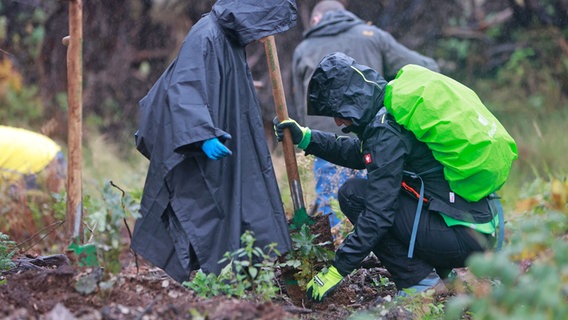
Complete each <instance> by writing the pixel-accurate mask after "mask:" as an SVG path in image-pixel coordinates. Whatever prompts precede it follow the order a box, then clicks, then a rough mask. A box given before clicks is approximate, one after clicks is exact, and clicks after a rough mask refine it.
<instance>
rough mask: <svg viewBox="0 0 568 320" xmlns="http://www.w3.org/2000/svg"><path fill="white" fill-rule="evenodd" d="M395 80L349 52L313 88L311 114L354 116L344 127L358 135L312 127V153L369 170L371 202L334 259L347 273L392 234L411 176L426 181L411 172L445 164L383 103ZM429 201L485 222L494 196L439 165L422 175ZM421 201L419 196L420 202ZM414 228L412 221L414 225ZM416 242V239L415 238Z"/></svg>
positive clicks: (324, 67) (330, 63)
mask: <svg viewBox="0 0 568 320" xmlns="http://www.w3.org/2000/svg"><path fill="white" fill-rule="evenodd" d="M386 84H387V82H386V81H385V79H383V78H382V77H381V76H380V75H379V74H378V73H377V72H376V71H375V70H373V69H371V68H369V67H367V66H363V65H360V64H357V63H356V62H355V61H354V60H353V58H351V57H348V56H346V55H344V54H342V53H334V54H330V55H328V56H326V57H325V58H324V60H323V61H322V62H321V63H320V65H319V66H318V67H317V68H316V70H315V72H314V75H313V77H312V80H311V81H310V84H309V88H308V113H309V114H317V115H322V116H327V117H339V118H345V119H350V120H351V121H353V125H351V126H349V127H346V128H344V129H343V130H344V131H350V132H354V133H356V134H357V138H351V137H340V138H338V137H337V136H336V135H334V134H331V133H327V132H321V131H317V130H312V136H311V140H310V144H309V145H308V147H307V148H306V149H305V152H306V154H313V155H315V156H317V157H320V158H323V159H324V160H327V161H329V162H332V163H335V164H337V165H341V166H344V167H349V168H354V169H364V168H366V169H367V178H368V188H367V192H366V194H365V198H366V208H365V211H364V212H363V213H362V214H361V215H360V216H359V219H358V221H357V225H356V226H355V228H354V231H353V232H352V233H350V234H349V235H348V236H347V238H346V239H345V240H344V241H343V243H342V245H341V246H340V247H339V248H338V250H337V251H336V255H335V260H334V262H333V264H334V265H335V267H336V268H337V269H338V270H339V272H340V273H341V274H342V275H344V276H345V275H347V274H349V273H351V272H352V271H353V270H354V269H355V268H357V267H359V264H360V263H361V261H362V260H363V259H364V258H365V257H366V256H367V255H368V254H369V253H370V252H371V250H372V249H373V248H375V247H376V246H377V245H378V244H379V243H380V241H381V239H382V238H383V236H384V235H385V234H386V233H387V232H389V228H390V227H391V226H392V225H393V222H394V219H395V217H396V214H397V212H398V210H399V209H398V206H399V201H398V197H399V193H400V192H410V193H411V194H412V195H415V193H414V192H412V191H408V190H406V189H404V188H401V186H402V184H403V182H404V183H405V184H407V185H408V186H409V187H411V188H412V189H413V190H419V189H420V180H417V179H413V178H411V177H409V176H408V175H405V174H403V171H404V170H406V171H410V172H415V173H421V172H425V171H427V170H429V169H432V168H436V167H441V164H440V163H439V162H438V161H437V160H436V159H434V157H433V155H432V152H431V151H430V149H429V148H428V146H427V145H426V144H425V143H423V142H420V141H418V140H417V139H416V137H415V136H414V134H413V133H412V132H410V131H408V130H406V129H404V128H403V127H402V126H400V125H399V124H397V123H396V122H395V120H394V118H393V117H392V116H391V115H390V114H389V113H387V111H386V109H385V108H384V107H383V93H384V89H385V86H386ZM422 179H423V181H424V186H425V195H426V199H428V203H426V204H425V207H424V209H423V210H425V212H423V213H422V214H435V212H443V213H444V214H446V215H448V216H451V217H453V218H455V219H459V220H462V221H469V222H475V223H484V222H488V221H490V220H491V219H492V217H493V216H492V214H491V211H490V208H489V203H488V201H487V199H482V200H480V201H479V202H474V203H472V202H467V201H466V200H464V199H463V198H461V197H459V196H458V195H457V194H455V200H454V202H453V203H452V202H451V200H450V198H449V197H450V191H451V190H450V186H449V184H448V182H447V181H446V180H445V178H444V176H443V171H441V170H438V171H435V172H432V173H429V174H426V175H424V176H422ZM417 204H418V202H417ZM410 228H411V226H410ZM409 240H410V239H409Z"/></svg>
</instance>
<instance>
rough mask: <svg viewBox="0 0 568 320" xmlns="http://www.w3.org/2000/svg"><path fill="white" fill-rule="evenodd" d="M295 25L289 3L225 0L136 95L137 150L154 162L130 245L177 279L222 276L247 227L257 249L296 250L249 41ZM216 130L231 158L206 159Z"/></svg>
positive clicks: (216, 5)
mask: <svg viewBox="0 0 568 320" xmlns="http://www.w3.org/2000/svg"><path fill="white" fill-rule="evenodd" d="M295 24H296V4H295V2H294V1H293V0H284V1H282V0H266V1H252V0H219V1H217V2H216V3H215V4H214V5H213V8H212V10H211V12H210V13H209V14H206V15H204V16H203V17H202V18H201V19H200V20H199V21H198V22H197V23H196V24H195V25H194V26H193V27H192V28H191V30H190V31H189V33H188V34H187V36H186V38H185V40H184V42H183V44H182V46H181V49H180V51H179V53H178V56H177V58H176V59H175V60H174V61H173V62H172V63H171V64H170V66H169V67H168V68H167V70H166V71H165V72H164V73H163V74H162V76H161V77H160V78H159V79H158V81H157V82H156V83H155V84H154V86H153V87H152V88H151V90H150V91H149V92H148V94H147V95H146V96H145V97H144V98H143V99H142V100H141V101H140V127H139V130H138V131H137V133H136V135H135V136H136V147H137V149H138V150H139V151H140V152H141V153H142V154H143V155H144V156H146V157H147V158H148V159H149V160H150V165H149V168H148V174H147V177H146V182H145V185H144V191H143V196H142V201H141V208H140V212H141V214H142V217H141V218H140V219H139V220H138V221H137V222H136V225H135V228H134V235H133V239H132V245H131V246H132V248H133V249H134V250H135V251H136V252H137V253H138V254H140V255H141V256H143V257H144V258H145V259H147V260H149V261H150V262H152V263H153V264H155V265H156V266H158V267H160V268H162V269H164V270H165V271H166V272H167V273H168V274H169V275H170V276H171V277H172V278H174V279H175V280H177V281H180V282H181V281H185V280H188V278H189V274H190V271H191V270H193V269H197V268H201V269H202V271H203V272H205V273H216V274H218V273H219V272H220V271H221V269H222V267H223V265H221V264H219V263H218V261H219V260H220V259H222V258H223V255H224V254H225V253H226V252H234V251H235V250H237V249H238V248H240V236H241V234H242V233H243V232H244V231H245V230H251V231H252V232H254V237H255V239H256V242H255V244H254V245H255V246H256V247H261V248H264V247H265V246H266V245H268V244H270V243H273V242H275V243H277V244H278V246H277V249H278V250H279V251H280V253H285V252H287V251H289V249H290V246H291V243H290V238H289V232H288V226H287V222H286V216H285V212H284V206H283V204H282V200H281V197H280V192H279V189H278V185H277V181H276V177H275V174H274V168H273V166H272V161H271V158H270V152H269V149H268V146H267V143H266V139H265V135H264V130H263V123H262V119H261V115H260V108H259V102H258V99H257V96H256V92H255V89H254V86H253V80H252V76H251V71H250V69H249V67H248V65H247V63H246V54H245V46H246V45H247V44H249V43H251V42H253V41H256V40H259V39H261V38H264V37H266V36H269V35H274V34H276V33H279V32H283V31H286V30H288V29H290V28H291V27H293V26H294V25H295ZM226 133H228V134H230V135H231V136H232V139H228V140H225V139H223V138H222V137H223V136H224V135H225V134H226ZM214 137H218V138H220V139H221V141H223V142H224V143H225V145H226V146H227V147H228V148H229V149H230V150H231V151H232V155H230V156H227V157H225V158H223V159H221V160H217V161H214V160H210V159H209V158H208V157H207V156H206V155H205V154H204V153H203V152H202V150H201V145H202V143H203V141H205V140H208V139H211V138H214ZM166 209H167V210H166Z"/></svg>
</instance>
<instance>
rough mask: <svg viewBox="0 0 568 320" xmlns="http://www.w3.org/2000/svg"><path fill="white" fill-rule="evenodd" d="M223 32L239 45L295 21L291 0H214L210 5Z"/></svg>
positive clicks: (280, 30)
mask: <svg viewBox="0 0 568 320" xmlns="http://www.w3.org/2000/svg"><path fill="white" fill-rule="evenodd" d="M211 12H212V14H213V16H214V17H215V18H216V20H217V23H218V24H219V25H220V26H221V27H222V28H223V30H224V31H225V33H226V34H227V36H229V37H230V38H233V39H235V40H236V41H237V42H238V43H239V44H240V45H241V46H246V45H247V44H249V43H251V42H253V41H256V40H259V39H262V38H264V37H267V36H270V35H274V34H277V33H280V32H284V31H286V30H288V29H290V28H292V27H294V26H295V25H296V18H297V12H296V2H295V1H294V0H263V1H258V0H218V1H217V2H216V3H215V4H214V5H213V8H212V9H211Z"/></svg>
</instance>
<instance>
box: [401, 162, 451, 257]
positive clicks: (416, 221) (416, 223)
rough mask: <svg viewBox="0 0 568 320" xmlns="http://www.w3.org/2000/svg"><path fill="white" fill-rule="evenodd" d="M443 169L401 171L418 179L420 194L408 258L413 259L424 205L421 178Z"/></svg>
mask: <svg viewBox="0 0 568 320" xmlns="http://www.w3.org/2000/svg"><path fill="white" fill-rule="evenodd" d="M443 168H444V167H442V166H438V167H434V168H431V169H428V170H426V171H423V172H420V173H414V172H412V171H407V170H403V171H402V173H403V174H406V175H408V176H410V177H411V178H413V179H420V193H419V197H418V207H416V213H415V214H414V224H413V225H412V233H411V235H410V244H409V245H408V258H411V259H412V257H413V255H414V244H415V243H416V234H417V233H418V224H419V223H420V215H421V214H422V205H423V203H424V181H423V180H422V176H423V175H426V174H429V173H432V172H436V171H440V170H442V169H443Z"/></svg>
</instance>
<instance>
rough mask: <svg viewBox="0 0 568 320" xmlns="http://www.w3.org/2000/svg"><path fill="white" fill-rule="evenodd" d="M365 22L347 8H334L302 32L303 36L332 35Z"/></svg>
mask: <svg viewBox="0 0 568 320" xmlns="http://www.w3.org/2000/svg"><path fill="white" fill-rule="evenodd" d="M364 23H365V22H364V21H363V20H361V19H359V17H357V16H356V15H354V14H353V13H351V12H349V11H347V10H334V11H329V12H326V13H325V14H324V16H323V17H322V19H321V21H320V22H319V23H318V24H317V25H315V26H314V27H312V28H310V29H308V31H306V32H305V33H304V38H310V37H325V36H334V35H336V34H340V33H343V32H345V31H346V30H349V29H351V28H353V27H354V26H356V25H359V24H364Z"/></svg>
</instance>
